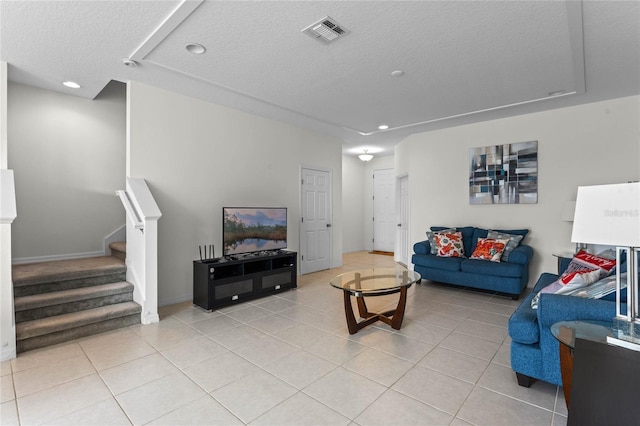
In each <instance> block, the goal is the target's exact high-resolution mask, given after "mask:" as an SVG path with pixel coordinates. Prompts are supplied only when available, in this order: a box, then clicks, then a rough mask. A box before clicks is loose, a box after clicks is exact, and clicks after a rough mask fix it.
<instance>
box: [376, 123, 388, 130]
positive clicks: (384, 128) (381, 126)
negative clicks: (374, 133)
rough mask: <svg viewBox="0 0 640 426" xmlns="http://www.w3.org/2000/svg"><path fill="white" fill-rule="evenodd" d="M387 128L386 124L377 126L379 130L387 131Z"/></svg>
mask: <svg viewBox="0 0 640 426" xmlns="http://www.w3.org/2000/svg"><path fill="white" fill-rule="evenodd" d="M388 128H389V125H388V124H381V125H379V126H378V129H379V130H387V129H388Z"/></svg>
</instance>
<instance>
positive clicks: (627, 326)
mask: <svg viewBox="0 0 640 426" xmlns="http://www.w3.org/2000/svg"><path fill="white" fill-rule="evenodd" d="M607 343H609V344H610V345H615V346H621V347H623V348H627V349H631V350H634V351H639V352H640V323H637V322H635V321H629V320H627V319H626V318H614V319H613V336H608V337H607Z"/></svg>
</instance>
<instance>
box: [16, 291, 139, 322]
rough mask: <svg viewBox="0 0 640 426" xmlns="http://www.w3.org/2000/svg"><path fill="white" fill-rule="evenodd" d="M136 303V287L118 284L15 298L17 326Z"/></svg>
mask: <svg viewBox="0 0 640 426" xmlns="http://www.w3.org/2000/svg"><path fill="white" fill-rule="evenodd" d="M132 300H133V284H131V283H128V282H124V281H123V282H117V283H109V284H101V285H95V286H90V287H80V288H74V289H70V290H63V291H55V292H49V293H42V294H35V295H30V296H21V297H16V298H15V302H14V305H15V315H16V317H15V318H16V323H20V322H24V321H32V320H36V319H40V318H45V317H51V316H56V315H62V314H67V313H71V312H77V311H81V310H85V309H93V308H99V307H101V306H106V305H110V304H115V303H121V302H129V301H132Z"/></svg>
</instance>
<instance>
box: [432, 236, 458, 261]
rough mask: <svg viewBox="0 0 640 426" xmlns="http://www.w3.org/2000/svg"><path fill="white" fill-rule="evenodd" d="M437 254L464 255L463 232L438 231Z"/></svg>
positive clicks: (443, 255)
mask: <svg viewBox="0 0 640 426" xmlns="http://www.w3.org/2000/svg"><path fill="white" fill-rule="evenodd" d="M435 239H436V245H437V247H438V250H437V253H436V254H437V255H438V256H440V257H464V246H463V245H462V232H451V233H449V232H445V233H436V235H435Z"/></svg>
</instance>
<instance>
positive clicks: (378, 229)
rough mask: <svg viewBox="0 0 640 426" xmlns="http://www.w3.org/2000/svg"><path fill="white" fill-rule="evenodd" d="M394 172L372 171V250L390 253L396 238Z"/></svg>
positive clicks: (389, 170) (392, 170)
mask: <svg viewBox="0 0 640 426" xmlns="http://www.w3.org/2000/svg"><path fill="white" fill-rule="evenodd" d="M395 187H396V181H395V171H394V169H383V170H374V171H373V249H374V250H377V251H387V252H392V251H393V250H394V247H395V237H396V224H397V223H396V197H395Z"/></svg>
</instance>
